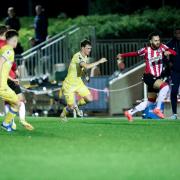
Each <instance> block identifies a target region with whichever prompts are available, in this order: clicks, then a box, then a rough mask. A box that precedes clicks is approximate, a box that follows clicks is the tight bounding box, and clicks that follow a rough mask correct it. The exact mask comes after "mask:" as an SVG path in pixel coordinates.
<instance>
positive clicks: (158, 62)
mask: <svg viewBox="0 0 180 180" xmlns="http://www.w3.org/2000/svg"><path fill="white" fill-rule="evenodd" d="M149 41H150V45H149V46H147V47H145V48H142V49H140V50H138V51H137V52H129V53H124V54H118V56H117V57H118V61H122V60H123V58H125V57H133V56H144V60H145V64H146V66H145V72H144V74H143V80H144V82H145V83H146V85H147V86H148V100H147V101H143V102H142V103H140V104H139V105H137V106H136V107H134V108H132V109H130V110H129V111H125V113H124V114H125V116H126V117H127V118H128V120H129V121H132V116H133V115H134V114H135V113H136V112H138V111H143V110H144V109H145V108H146V107H147V106H148V105H149V104H151V103H154V102H155V101H156V97H157V93H158V92H159V94H158V97H157V105H156V108H155V109H154V110H153V112H154V113H155V114H156V115H157V116H159V117H160V118H164V117H165V116H164V114H163V113H162V112H161V110H160V107H161V104H162V102H163V101H164V99H165V97H166V95H167V93H168V91H169V86H168V84H167V83H166V82H164V81H163V80H162V78H161V74H162V70H163V57H164V56H168V55H171V54H172V55H174V56H175V55H176V52H175V51H174V50H172V49H170V48H169V47H167V46H166V45H164V44H162V43H161V42H160V36H159V34H158V33H157V32H153V33H151V34H150V35H149Z"/></svg>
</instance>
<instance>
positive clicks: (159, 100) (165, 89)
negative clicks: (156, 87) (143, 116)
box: [157, 86, 169, 109]
mask: <svg viewBox="0 0 180 180" xmlns="http://www.w3.org/2000/svg"><path fill="white" fill-rule="evenodd" d="M168 91H169V86H164V87H163V88H162V89H161V90H160V91H159V95H158V97H157V108H158V109H160V108H161V104H162V102H163V101H164V99H165V98H166V96H167V93H168Z"/></svg>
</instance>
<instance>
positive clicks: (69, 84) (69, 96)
mask: <svg viewBox="0 0 180 180" xmlns="http://www.w3.org/2000/svg"><path fill="white" fill-rule="evenodd" d="M80 46H81V50H80V52H77V53H76V54H74V56H73V58H72V60H71V62H70V65H69V69H68V74H67V76H66V78H65V80H64V81H63V85H62V92H63V94H64V96H65V99H66V102H67V106H66V107H64V109H63V111H62V113H61V115H60V117H61V118H62V119H63V120H66V116H67V115H68V114H69V113H70V112H72V111H73V110H75V111H76V113H77V114H78V115H80V116H81V114H80V111H79V109H78V106H81V105H84V104H86V103H88V102H91V101H92V100H93V98H92V95H91V93H90V91H89V89H88V88H87V87H86V86H85V84H84V82H83V81H82V79H81V77H83V76H85V77H86V78H87V79H88V78H89V77H88V76H87V73H86V70H87V69H91V68H92V67H94V66H97V65H99V64H101V63H104V62H106V61H107V59H106V58H101V59H100V60H99V61H97V62H94V63H91V64H88V56H89V55H90V52H91V49H92V46H91V42H90V41H89V40H83V41H82V42H81V44H80ZM75 93H77V94H79V96H80V97H81V99H79V101H78V102H77V105H78V106H77V105H75Z"/></svg>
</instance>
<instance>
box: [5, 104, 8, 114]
mask: <svg viewBox="0 0 180 180" xmlns="http://www.w3.org/2000/svg"><path fill="white" fill-rule="evenodd" d="M4 111H5V114H7V113H8V111H9V104H7V103H5V104H4Z"/></svg>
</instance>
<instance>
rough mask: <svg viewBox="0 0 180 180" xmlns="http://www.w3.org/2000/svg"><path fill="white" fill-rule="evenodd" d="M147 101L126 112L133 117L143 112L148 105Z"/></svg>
mask: <svg viewBox="0 0 180 180" xmlns="http://www.w3.org/2000/svg"><path fill="white" fill-rule="evenodd" d="M148 102H149V101H143V102H141V103H140V104H138V105H137V106H135V107H134V108H132V109H130V110H129V111H128V112H129V113H130V114H131V115H133V114H135V113H137V112H139V111H143V110H144V109H146V107H147V105H148Z"/></svg>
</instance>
